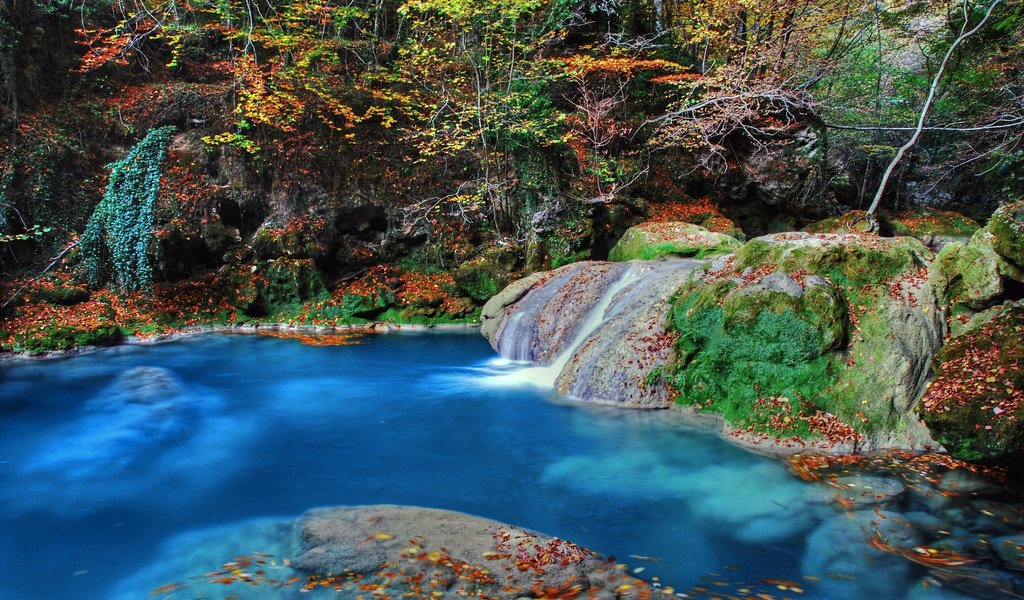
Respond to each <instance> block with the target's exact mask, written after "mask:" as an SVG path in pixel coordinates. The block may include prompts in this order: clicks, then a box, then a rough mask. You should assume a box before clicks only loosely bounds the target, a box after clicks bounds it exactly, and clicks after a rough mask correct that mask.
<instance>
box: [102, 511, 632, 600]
mask: <svg viewBox="0 0 1024 600" xmlns="http://www.w3.org/2000/svg"><path fill="white" fill-rule="evenodd" d="M651 589H652V585H651V584H649V583H647V582H644V581H642V580H640V579H637V578H634V577H632V576H631V575H629V574H628V573H626V572H624V567H623V566H622V565H616V564H614V563H612V562H610V561H609V559H606V558H604V557H601V556H599V555H597V554H594V553H593V552H591V551H589V550H586V549H584V548H581V547H579V546H576V545H575V544H572V543H571V542H567V541H565V540H561V539H558V538H554V537H551V536H547V535H543V534H539V533H535V532H532V531H528V530H524V529H520V528H518V527H514V526H511V525H504V524H501V523H498V522H496V521H491V520H487V519H483V518H480V517H475V516H472V515H467V514H464V513H458V512H453V511H447V510H437V509H430V508H419V507H411V506H395V505H373V506H357V507H328V508H317V509H313V510H310V511H309V512H307V513H306V514H305V515H303V516H302V517H301V518H299V519H297V520H288V519H257V520H251V521H245V522H242V523H239V524H235V525H228V526H222V527H215V528H210V529H203V530H198V531H194V532H188V533H184V534H181V535H178V536H175V537H174V538H172V539H170V540H168V541H167V542H166V543H165V544H164V545H163V547H162V548H161V550H160V553H159V555H158V556H157V557H156V559H155V560H154V561H153V562H152V563H151V564H150V565H149V566H148V567H145V568H143V569H141V570H140V571H138V572H137V573H135V574H134V575H132V576H131V577H129V578H127V579H126V580H124V581H122V582H121V583H120V584H118V585H117V586H116V587H115V589H114V591H113V593H112V595H111V596H110V597H111V600H137V599H139V598H145V597H149V596H150V595H151V593H152V592H153V591H154V590H158V591H159V593H158V594H157V595H158V596H159V597H169V598H205V597H210V598H213V597H224V596H225V595H228V596H229V595H230V594H231V593H232V592H235V593H241V595H240V596H239V597H243V598H246V599H249V600H261V599H263V598H268V599H269V598H273V599H279V600H280V599H288V598H299V597H301V598H323V597H331V598H334V597H339V595H340V597H349V596H353V595H357V594H359V593H363V594H366V593H371V592H377V595H381V594H383V595H391V596H393V597H395V596H401V595H405V597H414V598H458V597H467V596H476V597H492V598H495V597H517V596H531V597H545V596H546V597H552V596H554V595H556V594H582V595H585V596H588V597H595V598H617V597H618V598H622V597H638V596H640V595H645V594H649V593H650V591H651ZM644 590H646V592H644ZM229 597H230V596H229Z"/></svg>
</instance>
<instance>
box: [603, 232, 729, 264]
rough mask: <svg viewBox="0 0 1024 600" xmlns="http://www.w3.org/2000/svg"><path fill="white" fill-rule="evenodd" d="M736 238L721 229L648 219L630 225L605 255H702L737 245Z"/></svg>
mask: <svg viewBox="0 0 1024 600" xmlns="http://www.w3.org/2000/svg"><path fill="white" fill-rule="evenodd" d="M740 245H741V244H740V242H738V241H737V240H736V239H735V238H733V237H730V236H728V235H725V234H723V233H714V232H711V231H708V230H707V229H705V228H703V227H701V226H699V225H693V224H690V223H681V222H669V223H661V222H652V223H642V224H640V225H637V226H635V227H630V228H629V229H628V230H627V231H626V233H625V235H623V236H622V239H620V240H619V241H618V243H617V244H615V246H614V247H613V248H612V249H611V252H609V254H608V259H609V260H612V261H616V262H624V261H627V260H635V259H640V260H654V259H657V258H661V257H663V256H688V257H697V258H703V257H705V256H713V255H717V254H728V253H730V252H734V251H736V249H738V248H739V247H740Z"/></svg>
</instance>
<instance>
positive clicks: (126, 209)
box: [80, 127, 175, 290]
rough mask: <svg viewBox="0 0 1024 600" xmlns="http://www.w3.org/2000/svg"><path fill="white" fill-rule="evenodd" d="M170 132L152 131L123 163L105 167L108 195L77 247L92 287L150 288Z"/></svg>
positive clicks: (162, 129) (168, 128)
mask: <svg viewBox="0 0 1024 600" xmlns="http://www.w3.org/2000/svg"><path fill="white" fill-rule="evenodd" d="M174 131H175V128H174V127H162V128H160V129H154V130H152V131H150V132H149V133H148V134H147V135H146V137H145V138H143V140H142V141H141V142H139V143H138V144H136V145H135V146H133V147H132V149H131V150H129V151H128V154H127V155H126V156H125V157H124V158H123V159H121V160H119V161H117V162H115V163H112V164H110V165H109V167H110V182H109V183H108V184H107V191H106V193H105V194H104V195H103V200H101V201H100V203H99V205H98V206H97V207H96V210H95V211H94V212H93V213H92V216H91V217H90V218H89V223H88V224H87V225H86V226H85V233H83V234H82V239H81V243H80V247H81V252H82V256H83V258H84V263H85V267H86V270H87V271H88V275H89V279H90V281H91V282H92V283H93V284H94V285H101V284H102V283H104V282H105V281H113V282H114V284H115V285H116V286H117V287H118V288H120V289H123V290H139V289H143V288H147V287H149V286H151V285H152V284H153V263H152V257H151V254H150V242H151V241H152V238H153V202H154V200H155V199H156V196H157V193H158V192H159V191H160V178H161V176H162V173H163V165H164V159H165V158H166V157H167V146H168V144H169V143H170V140H171V135H173V134H174Z"/></svg>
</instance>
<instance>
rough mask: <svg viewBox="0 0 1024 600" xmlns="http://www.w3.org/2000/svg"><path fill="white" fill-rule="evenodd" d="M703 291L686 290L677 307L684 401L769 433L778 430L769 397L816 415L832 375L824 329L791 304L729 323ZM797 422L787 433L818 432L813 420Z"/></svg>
mask: <svg viewBox="0 0 1024 600" xmlns="http://www.w3.org/2000/svg"><path fill="white" fill-rule="evenodd" d="M700 296H701V293H699V292H698V293H693V294H689V295H687V296H684V297H682V298H680V300H679V301H677V303H676V305H675V307H674V309H673V324H674V327H675V329H676V331H677V332H678V333H679V341H678V343H677V351H678V352H679V354H680V356H681V357H683V361H684V364H683V365H682V368H677V370H676V375H675V378H674V380H673V384H674V385H675V387H676V389H678V390H679V392H680V399H679V402H680V403H682V404H685V405H697V404H699V405H701V407H702V408H703V410H709V411H713V412H718V413H721V414H722V415H723V416H724V417H725V419H726V420H727V421H728V422H730V423H731V424H733V425H735V426H737V427H741V428H746V427H752V428H753V429H754V430H755V431H766V432H772V425H771V419H770V417H771V415H772V414H773V413H772V412H771V411H770V410H765V405H764V403H763V402H761V401H762V400H763V399H766V398H769V397H785V398H788V399H790V400H791V401H792V402H795V403H797V406H799V407H801V408H800V410H806V411H808V413H809V414H813V411H814V410H815V408H816V406H817V405H818V404H820V403H821V402H822V400H823V392H824V389H825V386H826V385H827V383H828V382H829V381H830V380H831V376H830V373H829V364H828V360H827V358H825V357H824V356H822V355H821V352H820V348H821V347H822V345H823V339H822V333H821V331H820V330H819V329H818V328H816V327H814V326H813V325H811V324H809V323H807V322H806V321H805V320H803V319H801V318H800V317H799V316H798V315H797V313H796V312H795V311H794V310H793V309H792V308H790V307H783V308H781V310H779V311H778V312H776V311H774V310H764V311H761V312H759V313H758V314H757V316H756V318H754V320H753V322H743V321H737V322H734V323H732V324H729V323H727V321H726V316H725V311H724V310H723V309H722V307H719V306H705V305H704V304H705V301H704V300H702V299H701V297H700ZM792 424H793V427H794V428H795V429H792V430H790V429H787V431H786V434H787V435H803V436H808V437H810V436H812V433H811V432H810V431H809V430H807V429H806V425H805V424H803V425H801V424H800V423H799V422H797V421H793V423H792ZM801 428H802V429H801Z"/></svg>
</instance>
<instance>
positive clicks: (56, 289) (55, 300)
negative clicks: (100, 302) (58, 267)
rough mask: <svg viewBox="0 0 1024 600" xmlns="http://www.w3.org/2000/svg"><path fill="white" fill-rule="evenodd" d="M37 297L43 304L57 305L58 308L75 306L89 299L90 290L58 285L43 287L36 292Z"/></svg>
mask: <svg viewBox="0 0 1024 600" xmlns="http://www.w3.org/2000/svg"><path fill="white" fill-rule="evenodd" d="M34 295H35V297H36V298H38V299H40V300H42V301H43V302H49V303H50V304H56V305H58V306H74V305H75V304H81V303H82V302H85V301H86V300H88V299H89V296H90V294H89V289H88V288H87V287H86V286H84V285H65V284H58V285H53V286H48V285H41V286H39V288H38V289H37V290H36V292H35V294H34Z"/></svg>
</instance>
